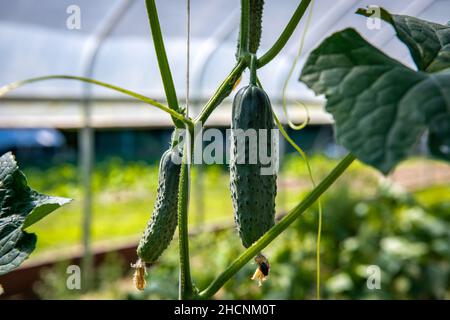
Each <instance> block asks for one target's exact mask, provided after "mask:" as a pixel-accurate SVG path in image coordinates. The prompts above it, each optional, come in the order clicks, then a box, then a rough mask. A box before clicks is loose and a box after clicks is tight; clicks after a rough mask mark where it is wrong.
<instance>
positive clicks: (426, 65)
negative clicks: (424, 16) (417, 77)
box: [356, 8, 450, 72]
mask: <svg viewBox="0 0 450 320" xmlns="http://www.w3.org/2000/svg"><path fill="white" fill-rule="evenodd" d="M380 10H381V19H383V20H384V21H386V22H387V23H389V24H391V25H392V27H394V29H395V31H396V33H397V37H398V38H399V40H400V41H402V42H403V43H404V44H405V45H406V46H407V47H408V49H409V51H410V52H411V55H412V57H413V59H414V62H415V63H416V65H417V67H418V68H419V70H421V71H426V72H437V71H441V70H444V69H446V68H448V67H450V26H449V25H442V24H438V23H434V22H429V21H425V20H421V19H418V18H415V17H410V16H406V15H396V14H391V13H389V12H388V11H387V10H385V9H383V8H380ZM356 13H357V14H361V15H363V16H366V17H368V16H371V12H370V11H369V10H367V9H358V11H356Z"/></svg>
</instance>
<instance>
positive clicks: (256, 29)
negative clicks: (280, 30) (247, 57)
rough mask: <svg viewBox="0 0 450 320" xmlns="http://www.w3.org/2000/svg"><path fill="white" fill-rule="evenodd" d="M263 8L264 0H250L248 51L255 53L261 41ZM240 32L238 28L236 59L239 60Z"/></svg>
mask: <svg viewBox="0 0 450 320" xmlns="http://www.w3.org/2000/svg"><path fill="white" fill-rule="evenodd" d="M263 10H264V0H250V21H249V31H248V42H249V43H248V51H249V52H250V53H256V52H257V51H258V48H259V45H260V43H261V33H262V15H263ZM240 39H241V32H240V30H239V34H238V41H237V50H236V59H237V60H239V58H240V54H241V52H239V49H240Z"/></svg>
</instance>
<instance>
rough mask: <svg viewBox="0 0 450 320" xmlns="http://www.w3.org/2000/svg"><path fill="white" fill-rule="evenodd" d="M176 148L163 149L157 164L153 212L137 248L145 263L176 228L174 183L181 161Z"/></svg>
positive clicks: (156, 254)
mask: <svg viewBox="0 0 450 320" xmlns="http://www.w3.org/2000/svg"><path fill="white" fill-rule="evenodd" d="M179 152H180V150H179V149H178V148H177V147H173V148H172V147H171V148H169V150H167V151H166V152H164V154H163V155H162V157H161V162H160V164H159V176H158V192H157V193H158V196H157V198H156V202H155V205H154V209H153V214H152V216H151V218H150V220H149V222H148V224H147V227H146V229H145V231H144V234H143V235H142V238H141V241H140V242H139V246H138V248H137V254H138V256H139V258H140V259H141V260H142V261H143V262H145V263H153V262H155V261H156V260H157V259H158V258H159V257H160V256H161V254H162V253H163V251H164V250H165V249H166V248H167V247H168V246H169V244H170V241H171V240H172V238H173V235H174V233H175V229H176V227H177V221H178V220H177V205H178V182H179V178H180V170H181V164H180V163H179V161H178V160H177V159H176V158H175V157H177V156H178V157H180V158H179V159H181V156H180V154H179Z"/></svg>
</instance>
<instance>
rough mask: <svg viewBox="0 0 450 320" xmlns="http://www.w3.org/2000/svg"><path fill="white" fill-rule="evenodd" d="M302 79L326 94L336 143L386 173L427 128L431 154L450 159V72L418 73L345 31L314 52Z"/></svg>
mask: <svg viewBox="0 0 450 320" xmlns="http://www.w3.org/2000/svg"><path fill="white" fill-rule="evenodd" d="M300 80H301V81H303V82H305V83H306V84H307V85H308V86H309V87H310V88H312V89H313V90H314V91H315V93H316V94H324V95H325V96H326V98H327V104H326V110H327V111H328V112H330V113H331V114H332V115H333V117H334V120H335V132H336V136H337V139H338V141H339V142H340V143H341V144H342V145H343V146H344V147H346V148H347V149H349V150H350V151H351V152H352V153H353V154H354V155H355V156H356V157H357V158H358V159H360V160H361V161H363V162H365V163H367V164H369V165H372V166H373V167H375V168H377V169H378V170H380V171H381V172H383V173H384V174H387V173H389V172H390V171H391V170H392V169H393V168H394V167H395V166H396V165H397V164H398V163H399V162H400V161H401V160H403V159H405V158H406V157H408V156H409V155H410V153H411V151H412V149H413V147H414V145H415V144H416V143H417V142H418V140H419V139H420V137H421V136H422V135H423V134H424V133H425V131H426V130H427V129H428V130H429V132H430V135H429V136H430V138H431V139H430V140H429V145H430V144H431V145H433V148H430V151H431V152H432V153H433V154H434V155H436V156H439V157H441V158H445V157H448V150H449V148H450V146H449V145H448V142H449V141H448V131H449V128H448V123H445V119H449V116H450V70H449V69H447V70H444V71H441V72H436V73H425V72H416V71H414V70H411V69H409V68H407V67H406V66H404V65H403V64H401V63H400V62H398V61H396V60H394V59H392V58H390V57H389V56H387V55H386V54H384V53H383V52H381V51H380V50H378V49H377V48H375V47H374V46H372V45H371V44H370V43H368V42H367V41H366V40H364V39H363V38H362V37H361V35H360V34H359V33H358V32H356V31H355V30H354V29H345V30H343V31H340V32H338V33H335V34H333V35H332V36H330V37H329V38H327V39H326V40H325V41H324V42H323V43H322V44H321V45H320V46H319V47H318V48H317V49H315V50H314V51H313V52H312V53H311V55H310V56H309V58H308V60H307V61H306V64H305V66H304V68H303V70H302V74H301V76H300ZM442 119H444V120H442ZM446 124H447V126H446ZM437 150H439V153H438V152H437Z"/></svg>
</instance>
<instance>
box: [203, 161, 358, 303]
mask: <svg viewBox="0 0 450 320" xmlns="http://www.w3.org/2000/svg"><path fill="white" fill-rule="evenodd" d="M353 160H355V157H354V156H353V155H352V154H348V155H347V156H346V157H345V158H344V159H342V160H341V162H339V164H338V165H337V166H336V167H335V168H334V169H333V171H331V172H330V174H329V175H328V176H327V177H326V178H325V179H324V180H322V182H320V184H318V185H317V187H316V188H314V189H313V190H312V191H311V192H310V193H309V194H308V195H307V196H306V197H305V198H304V199H303V201H302V202H300V204H298V205H297V206H296V207H295V208H294V209H292V210H291V211H290V212H289V214H288V215H287V216H285V217H284V218H283V219H282V220H281V221H280V222H278V223H277V224H276V225H275V226H273V227H272V228H271V229H270V230H269V231H267V232H266V234H264V235H263V236H262V237H261V238H260V239H259V240H258V241H256V242H255V243H254V244H253V245H252V246H251V247H249V248H248V249H247V250H245V251H244V252H243V253H242V254H241V255H240V256H239V257H238V258H237V259H236V260H234V261H233V262H232V263H231V265H230V266H228V268H227V269H226V270H225V271H224V272H222V273H221V274H220V275H219V276H218V277H217V278H216V279H215V280H214V281H213V282H212V283H211V284H210V285H209V287H208V288H206V289H205V290H204V291H202V292H201V293H200V295H199V296H200V298H203V299H207V298H210V297H211V296H213V295H214V294H215V293H216V292H217V291H218V290H219V289H220V288H221V287H222V286H223V285H224V284H225V283H226V282H227V281H228V280H229V279H230V278H231V277H232V276H233V275H234V274H235V273H237V272H238V271H239V270H240V269H241V268H242V267H243V266H244V265H245V264H246V263H248V262H249V261H250V260H251V259H252V258H253V257H255V256H256V255H257V254H258V253H259V252H261V250H263V249H264V248H265V247H266V246H268V245H269V244H270V243H271V242H272V241H273V240H274V239H275V238H276V237H278V236H279V235H280V234H281V233H282V232H283V231H284V230H286V228H287V227H289V225H291V224H292V223H293V222H294V221H295V220H296V219H297V218H298V217H299V216H300V215H301V214H302V213H303V212H305V211H306V210H307V209H308V208H309V207H311V206H312V205H313V204H314V202H315V201H316V200H317V199H318V198H319V197H320V196H321V195H322V193H324V192H325V191H326V190H327V189H328V188H329V187H330V186H331V185H332V184H333V183H334V182H335V181H336V179H337V178H338V177H339V176H340V175H341V174H342V173H343V172H345V170H346V169H347V168H348V166H349V165H350V164H351V163H352V162H353Z"/></svg>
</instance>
